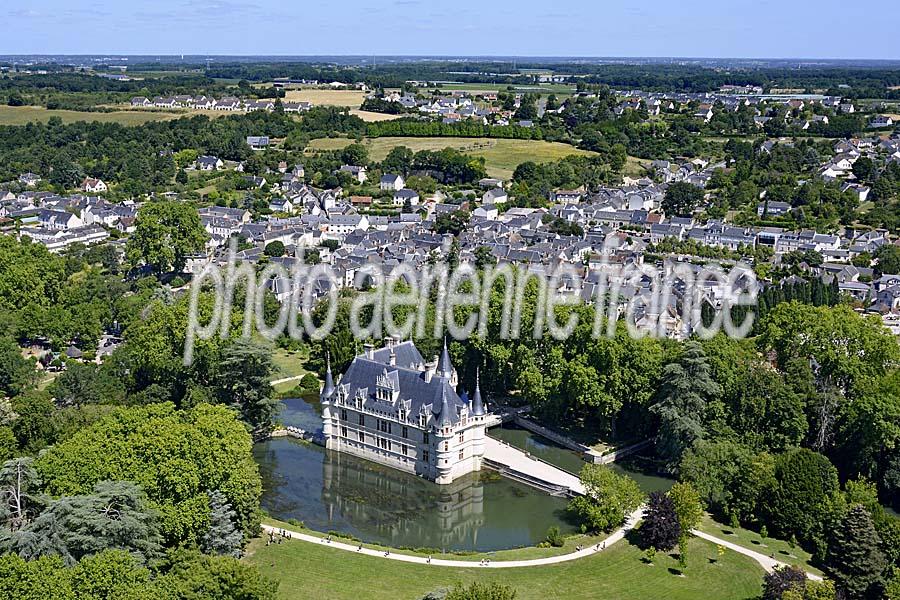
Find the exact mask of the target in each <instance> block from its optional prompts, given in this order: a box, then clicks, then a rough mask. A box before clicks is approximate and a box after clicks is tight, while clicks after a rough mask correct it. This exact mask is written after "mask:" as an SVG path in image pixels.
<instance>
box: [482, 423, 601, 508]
mask: <svg viewBox="0 0 900 600" xmlns="http://www.w3.org/2000/svg"><path fill="white" fill-rule="evenodd" d="M484 457H485V458H486V459H489V460H492V461H494V462H495V463H499V464H501V465H504V466H506V467H509V468H510V469H513V470H515V471H518V472H520V473H524V474H525V475H527V476H529V477H533V478H534V479H539V480H541V481H544V482H547V483H549V484H551V485H558V486H562V487H566V488H569V489H570V490H572V491H573V492H575V493H577V494H584V486H583V485H581V481H580V480H579V479H578V477H576V476H575V475H572V474H571V473H567V472H566V471H563V470H562V469H558V468H557V467H554V466H553V465H551V464H549V463H545V462H543V461H541V460H538V459H537V458H534V457H533V456H531V455H529V454H528V453H526V452H523V451H521V450H519V449H518V448H514V447H513V446H510V445H509V444H505V443H503V442H501V441H500V440H497V439H494V438H492V437H490V436H487V437H485V448H484Z"/></svg>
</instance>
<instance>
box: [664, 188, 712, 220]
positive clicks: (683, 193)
mask: <svg viewBox="0 0 900 600" xmlns="http://www.w3.org/2000/svg"><path fill="white" fill-rule="evenodd" d="M702 201H703V190H702V189H700V188H698V187H697V186H695V185H693V184H691V183H687V182H686V181H678V182H675V183H673V184H672V185H670V186H669V189H667V190H666V195H665V197H664V198H663V201H662V209H663V211H665V213H666V214H667V215H675V216H679V217H688V216H690V215H691V213H693V212H694V210H696V209H697V207H698V206H700V203H701V202H702Z"/></svg>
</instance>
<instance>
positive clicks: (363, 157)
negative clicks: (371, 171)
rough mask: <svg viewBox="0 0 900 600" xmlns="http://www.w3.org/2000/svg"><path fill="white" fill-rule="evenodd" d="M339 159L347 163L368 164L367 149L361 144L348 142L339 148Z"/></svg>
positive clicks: (359, 165)
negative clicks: (342, 147) (345, 145)
mask: <svg viewBox="0 0 900 600" xmlns="http://www.w3.org/2000/svg"><path fill="white" fill-rule="evenodd" d="M341 160H342V161H344V163H345V164H348V165H355V166H358V167H364V166H366V165H368V164H369V151H368V150H367V149H366V147H365V146H363V145H362V144H356V143H354V144H350V145H349V146H347V147H346V148H344V149H343V150H341Z"/></svg>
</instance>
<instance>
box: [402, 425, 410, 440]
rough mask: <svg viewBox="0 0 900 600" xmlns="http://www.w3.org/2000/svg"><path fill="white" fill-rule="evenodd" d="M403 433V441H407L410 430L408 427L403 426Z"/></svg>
mask: <svg viewBox="0 0 900 600" xmlns="http://www.w3.org/2000/svg"><path fill="white" fill-rule="evenodd" d="M401 431H402V433H403V439H406V438H408V437H409V430H408V429H407V428H406V425H404V426H403V429H402V430H401Z"/></svg>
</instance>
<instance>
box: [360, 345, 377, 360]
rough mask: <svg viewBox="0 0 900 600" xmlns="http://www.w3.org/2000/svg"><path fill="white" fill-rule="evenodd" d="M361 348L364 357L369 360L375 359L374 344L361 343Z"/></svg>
mask: <svg viewBox="0 0 900 600" xmlns="http://www.w3.org/2000/svg"><path fill="white" fill-rule="evenodd" d="M363 350H364V352H365V355H366V358H368V359H369V360H374V359H375V346H374V345H373V344H363Z"/></svg>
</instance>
